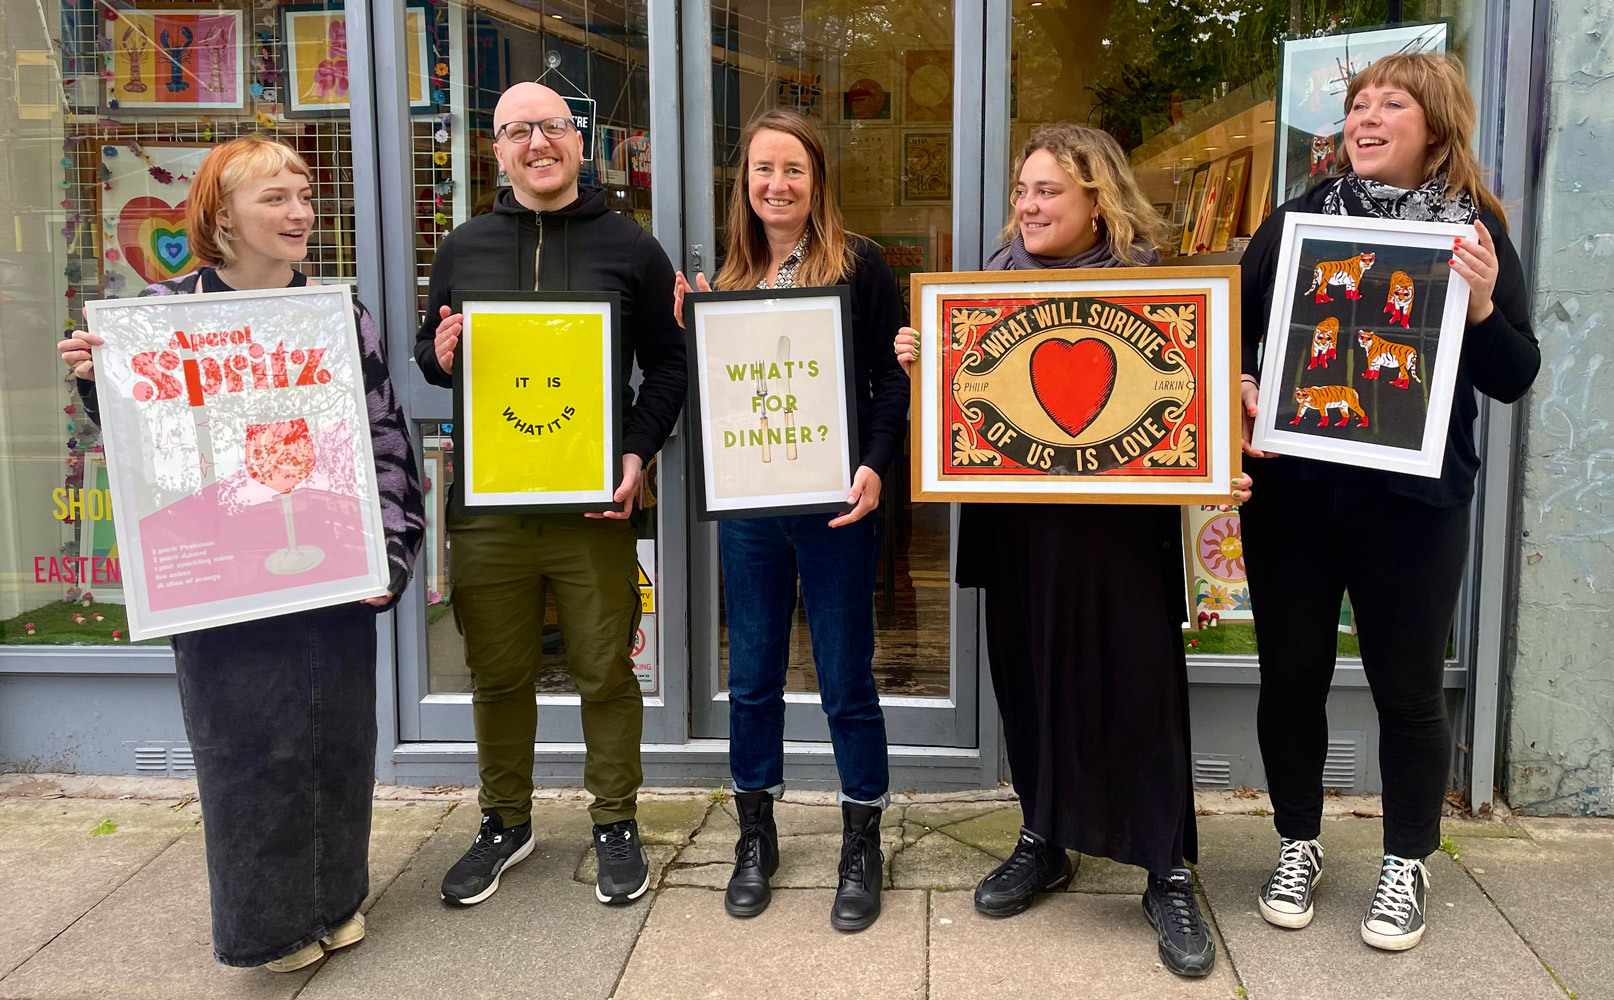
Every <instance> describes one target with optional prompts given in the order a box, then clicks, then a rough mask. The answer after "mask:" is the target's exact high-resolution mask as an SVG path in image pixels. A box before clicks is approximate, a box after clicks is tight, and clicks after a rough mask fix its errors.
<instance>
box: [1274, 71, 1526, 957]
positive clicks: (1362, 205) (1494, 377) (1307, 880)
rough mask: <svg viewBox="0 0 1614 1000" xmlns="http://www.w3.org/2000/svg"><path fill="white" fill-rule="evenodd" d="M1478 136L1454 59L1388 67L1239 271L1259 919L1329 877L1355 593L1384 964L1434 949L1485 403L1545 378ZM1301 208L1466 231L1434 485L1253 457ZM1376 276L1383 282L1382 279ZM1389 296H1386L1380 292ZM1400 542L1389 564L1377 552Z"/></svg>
mask: <svg viewBox="0 0 1614 1000" xmlns="http://www.w3.org/2000/svg"><path fill="white" fill-rule="evenodd" d="M1474 126H1475V113H1474V99H1473V97H1472V96H1471V95H1470V94H1469V91H1468V82H1467V78H1466V77H1465V76H1464V73H1463V66H1462V63H1461V62H1460V61H1458V59H1457V58H1456V57H1455V56H1446V55H1430V54H1407V55H1394V56H1386V57H1385V58H1382V59H1379V60H1378V61H1376V62H1374V63H1372V64H1370V65H1369V66H1368V67H1367V69H1365V70H1363V71H1362V72H1361V73H1359V74H1357V75H1356V76H1355V77H1354V78H1353V79H1352V80H1351V82H1350V85H1349V86H1348V87H1347V89H1346V91H1345V162H1346V168H1345V171H1344V173H1343V175H1342V176H1338V177H1333V178H1329V179H1328V180H1325V181H1324V182H1323V183H1321V184H1319V185H1317V186H1316V187H1314V188H1312V189H1311V190H1310V191H1307V192H1306V193H1305V194H1302V195H1301V196H1300V197H1298V198H1295V199H1293V200H1291V201H1289V202H1288V203H1286V204H1284V205H1281V206H1279V207H1278V208H1277V209H1275V210H1274V211H1273V213H1272V216H1271V218H1269V219H1268V220H1267V221H1266V222H1265V223H1264V224H1263V225H1262V226H1261V228H1260V229H1259V230H1258V231H1257V232H1256V234H1255V237H1254V238H1253V239H1252V240H1251V241H1250V246H1249V249H1248V250H1247V251H1245V254H1244V259H1243V261H1242V267H1243V270H1244V282H1243V283H1244V338H1243V343H1244V376H1243V388H1242V392H1243V402H1244V407H1245V413H1246V420H1245V435H1244V445H1245V452H1246V453H1247V454H1248V455H1250V456H1251V457H1250V460H1249V461H1248V462H1247V463H1246V465H1247V466H1248V467H1251V468H1253V469H1256V470H1258V475H1259V476H1260V478H1261V483H1262V495H1261V499H1260V500H1259V501H1257V502H1255V503H1252V504H1250V505H1248V506H1246V507H1245V508H1244V511H1243V527H1244V558H1245V565H1246V566H1247V567H1248V571H1249V581H1250V603H1251V606H1252V607H1253V608H1254V609H1255V612H1256V619H1255V620H1256V629H1257V631H1258V633H1259V636H1260V648H1259V654H1260V658H1261V704H1260V708H1259V710H1258V715H1257V730H1258V734H1259V737H1260V742H1261V758H1262V760H1263V761H1264V763H1265V765H1266V772H1267V786H1268V788H1269V789H1270V791H1271V793H1272V809H1273V821H1274V823H1275V824H1276V826H1277V828H1278V836H1279V837H1280V838H1281V842H1280V846H1279V850H1278V864H1277V867H1276V868H1275V869H1274V871H1273V873H1272V877H1271V878H1270V879H1268V880H1267V882H1266V884H1265V885H1264V886H1263V887H1262V888H1261V891H1260V896H1259V898H1258V904H1259V908H1260V912H1261V915H1262V916H1263V917H1265V918H1266V919H1267V921H1268V922H1270V923H1272V924H1275V925H1277V926H1280V927H1289V928H1299V927H1304V926H1306V925H1307V924H1309V923H1310V922H1311V918H1312V913H1313V907H1312V888H1313V887H1314V886H1315V885H1316V884H1317V881H1318V879H1320V878H1321V877H1322V864H1323V851H1322V845H1321V844H1319V843H1318V841H1317V838H1318V835H1319V834H1320V832H1321V827H1322V823H1321V820H1322V810H1323V763H1324V759H1325V757H1326V756H1327V752H1328V714H1327V709H1326V704H1327V701H1328V689H1329V685H1330V683H1331V681H1332V678H1333V674H1334V661H1335V655H1336V654H1335V642H1336V639H1335V636H1336V627H1337V623H1338V621H1339V617H1338V616H1339V607H1340V601H1341V598H1342V597H1343V595H1344V593H1345V591H1346V590H1347V589H1348V590H1349V591H1350V595H1351V609H1352V612H1353V613H1354V615H1355V621H1356V628H1357V633H1358V636H1359V637H1360V640H1361V646H1362V668H1363V670H1364V671H1365V672H1366V674H1367V680H1368V684H1369V686H1370V687H1371V689H1372V691H1373V701H1374V704H1375V705H1376V706H1377V708H1378V715H1379V770H1380V773H1381V774H1382V775H1383V779H1384V858H1383V861H1382V863H1381V865H1380V870H1379V881H1378V885H1377V888H1376V889H1375V891H1374V893H1373V898H1372V901H1371V902H1370V903H1369V905H1368V910H1367V914H1366V916H1365V917H1364V918H1363V920H1362V929H1361V932H1362V939H1363V940H1364V941H1366V942H1367V943H1368V944H1370V945H1372V946H1373V947H1375V948H1383V949H1385V950H1389V951H1402V950H1405V949H1407V948H1411V947H1413V946H1414V945H1416V944H1417V943H1418V941H1419V940H1420V939H1421V938H1422V937H1423V932H1424V912H1425V911H1424V904H1425V902H1426V900H1427V894H1428V887H1429V870H1428V869H1427V868H1426V867H1425V866H1424V861H1423V859H1424V858H1426V857H1428V856H1429V855H1430V854H1432V853H1434V851H1435V849H1436V848H1437V847H1438V846H1439V844H1440V810H1441V806H1442V803H1443V801H1444V799H1445V792H1446V776H1447V773H1448V769H1449V765H1450V760H1451V732H1450V728H1449V726H1448V724H1447V721H1446V706H1445V701H1444V691H1443V688H1444V684H1443V680H1444V676H1445V659H1446V641H1447V637H1448V636H1449V635H1450V634H1451V625H1452V619H1453V616H1454V615H1455V614H1456V609H1457V593H1458V590H1459V588H1460V587H1461V585H1462V576H1463V564H1464V562H1465V561H1466V559H1467V555H1468V518H1469V501H1470V500H1471V499H1472V498H1473V495H1474V476H1475V473H1476V472H1477V471H1478V469H1479V454H1478V452H1477V451H1476V450H1475V447H1474V418H1475V416H1476V415H1477V414H1478V402H1477V400H1476V398H1475V390H1478V391H1479V392H1483V393H1485V394H1486V395H1487V396H1490V397H1492V398H1493V399H1497V400H1500V401H1501V402H1504V403H1509V402H1512V401H1514V400H1516V399H1518V398H1519V397H1520V396H1522V395H1524V393H1525V390H1527V389H1528V388H1529V387H1530V383H1531V381H1533V380H1534V378H1535V375H1536V371H1537V370H1538V369H1539V368H1540V366H1541V351H1540V349H1539V348H1538V347H1537V346H1536V340H1535V335H1534V333H1532V332H1531V329H1530V307H1529V297H1528V295H1527V292H1526V289H1525V283H1524V272H1523V270H1522V269H1521V268H1520V266H1519V258H1518V255H1517V254H1516V253H1515V252H1514V250H1513V244H1512V243H1510V242H1509V241H1508V236H1507V224H1506V223H1505V222H1504V221H1503V209H1502V205H1501V203H1500V202H1499V201H1498V200H1497V198H1496V196H1495V195H1493V194H1492V193H1491V192H1490V190H1488V189H1487V188H1486V187H1485V183H1484V177H1483V174H1482V172H1481V170H1480V166H1479V163H1478V161H1477V160H1476V159H1475V158H1474V154H1473V152H1472V151H1471V150H1470V148H1469V142H1470V140H1471V139H1472V138H1473V135H1474ZM1289 212H1319V213H1323V214H1328V215H1350V216H1357V217H1368V218H1379V219H1387V220H1395V219H1401V220H1408V221H1438V222H1456V223H1462V224H1465V225H1468V226H1471V227H1472V232H1471V235H1469V236H1467V237H1464V238H1463V239H1461V240H1458V241H1457V242H1456V243H1455V244H1454V246H1453V248H1452V257H1451V263H1450V267H1451V269H1452V270H1453V271H1455V272H1456V273H1457V274H1458V275H1459V276H1461V277H1462V278H1463V280H1464V281H1466V282H1467V283H1468V286H1469V299H1468V323H1467V327H1466V330H1465V331H1464V334H1463V347H1462V354H1461V358H1460V360H1459V362H1458V369H1457V390H1456V394H1455V396H1454V397H1453V402H1452V409H1451V423H1450V425H1449V428H1448V430H1447V432H1446V454H1445V461H1444V466H1443V469H1442V471H1441V474H1440V476H1439V478H1424V477H1420V476H1411V475H1405V474H1401V473H1394V472H1378V471H1376V470H1370V469H1360V468H1355V467H1352V466H1345V465H1335V464H1331V463H1326V462H1316V461H1310V460H1307V459H1302V458H1292V457H1283V458H1279V457H1277V456H1269V455H1264V454H1262V453H1261V452H1259V451H1256V450H1254V449H1252V448H1251V447H1250V443H1249V429H1250V421H1251V419H1252V418H1253V417H1254V416H1255V412H1256V406H1257V403H1258V402H1259V400H1258V392H1257V386H1258V385H1259V384H1260V377H1261V367H1260V361H1259V357H1260V356H1259V354H1258V349H1259V347H1260V345H1261V340H1262V337H1263V336H1264V335H1265V334H1266V331H1267V321H1268V317H1269V316H1270V314H1271V311H1272V299H1273V288H1274V287H1275V285H1276V282H1277V281H1278V280H1279V276H1278V275H1277V273H1276V270H1277V258H1278V250H1279V243H1280V240H1281V237H1282V234H1283V217H1284V216H1285V215H1286V214H1287V213H1289ZM1391 225H1393V223H1391ZM1364 280H1366V281H1368V282H1373V281H1378V280H1381V279H1380V278H1379V277H1378V275H1377V274H1370V275H1369V276H1367V277H1366V278H1365V279H1364ZM1387 286H1388V282H1386V284H1381V285H1379V286H1378V288H1379V289H1380V290H1381V291H1380V294H1384V292H1383V291H1382V290H1383V289H1385V288H1386V287H1387ZM1368 297H1371V293H1369V295H1368ZM1347 524H1349V525H1354V526H1357V528H1358V529H1360V527H1361V526H1363V525H1371V527H1370V528H1368V529H1367V533H1366V537H1367V538H1368V539H1370V541H1367V542H1364V541H1363V534H1362V532H1361V531H1360V530H1355V531H1348V530H1334V531H1318V530H1317V529H1318V526H1319V525H1332V526H1343V525H1347ZM1392 539H1393V543H1391V544H1393V549H1394V552H1393V555H1391V554H1390V553H1389V551H1388V550H1387V549H1385V548H1383V547H1381V546H1379V545H1375V544H1373V541H1372V540H1379V541H1386V540H1392ZM1302 555H1303V558H1302Z"/></svg>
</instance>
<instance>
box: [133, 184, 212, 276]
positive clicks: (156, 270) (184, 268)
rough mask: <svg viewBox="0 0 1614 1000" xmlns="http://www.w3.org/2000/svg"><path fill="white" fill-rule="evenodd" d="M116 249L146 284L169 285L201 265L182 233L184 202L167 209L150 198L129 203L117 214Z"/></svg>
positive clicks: (166, 205)
mask: <svg viewBox="0 0 1614 1000" xmlns="http://www.w3.org/2000/svg"><path fill="white" fill-rule="evenodd" d="M118 248H119V249H120V250H122V251H123V259H124V261H126V262H127V263H128V265H129V267H131V268H133V269H134V272H135V273H136V274H138V275H140V277H142V278H144V279H145V280H146V281H147V282H157V281H170V280H172V279H174V278H177V277H179V276H181V275H184V274H189V273H190V272H191V271H193V270H195V269H196V267H197V265H199V264H200V263H201V261H199V260H198V259H197V258H196V255H195V254H194V253H192V252H191V241H190V235H189V234H188V233H187V232H186V230H185V202H183V201H182V202H180V203H179V204H178V205H170V204H168V203H167V202H166V201H163V200H162V199H161V198H155V197H152V196H151V195H141V196H140V197H138V198H131V199H129V202H128V204H126V205H124V206H123V209H122V211H120V212H119V213H118Z"/></svg>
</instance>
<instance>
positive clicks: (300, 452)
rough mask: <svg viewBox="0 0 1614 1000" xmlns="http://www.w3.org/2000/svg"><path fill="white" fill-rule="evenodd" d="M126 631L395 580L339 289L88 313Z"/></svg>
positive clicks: (240, 614)
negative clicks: (96, 339) (95, 339)
mask: <svg viewBox="0 0 1614 1000" xmlns="http://www.w3.org/2000/svg"><path fill="white" fill-rule="evenodd" d="M85 314H86V318H87V319H88V321H89V328H90V331H91V332H92V333H96V334H99V335H100V336H101V337H102V338H103V339H104V340H105V341H106V343H105V344H104V345H103V346H101V347H98V348H96V351H95V353H96V358H95V371H96V389H97V395H98V397H99V401H100V410H101V430H102V442H103V444H104V446H105V448H106V457H107V468H108V470H109V473H110V477H111V485H112V506H113V510H114V511H115V512H116V519H117V525H118V535H119V554H120V561H121V563H122V571H123V583H124V591H125V604H126V605H127V607H128V611H129V632H130V636H131V637H132V638H134V639H147V638H151V637H153V636H160V635H171V634H173V633H176V632H187V631H191V630H194V629H200V628H208V627H211V626H215V625H225V624H230V623H233V622H242V621H250V620H253V619H257V618H268V617H271V616H273V615H282V614H288V613H290V612H293V611H306V610H308V609H311V608H319V607H325V606H327V605H332V604H343V603H346V602H349V601H359V600H362V599H364V598H367V597H378V596H380V595H382V594H384V593H386V591H387V586H388V579H389V574H390V570H389V567H388V565H387V553H386V539H385V535H384V533H383V530H382V523H381V500H380V493H379V491H378V488H377V484H376V477H375V460H374V456H373V452H372V450H371V445H370V420H369V408H368V406H367V405H366V403H365V395H364V378H363V373H362V369H361V367H360V358H359V347H358V335H357V333H356V325H355V319H354V311H353V297H352V292H351V290H350V289H349V288H348V287H347V286H346V285H336V286H307V287H303V288H283V289H272V290H264V291H241V292H218V293H213V294H208V295H169V296H148V297H144V298H128V299H114V300H107V301H100V302H90V303H87V304H86V305H85Z"/></svg>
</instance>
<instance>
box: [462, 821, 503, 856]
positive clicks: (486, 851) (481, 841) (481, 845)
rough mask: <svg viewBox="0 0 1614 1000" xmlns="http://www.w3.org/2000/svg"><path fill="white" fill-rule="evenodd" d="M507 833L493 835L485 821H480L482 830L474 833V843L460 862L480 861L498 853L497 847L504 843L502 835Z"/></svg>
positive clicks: (501, 832)
mask: <svg viewBox="0 0 1614 1000" xmlns="http://www.w3.org/2000/svg"><path fill="white" fill-rule="evenodd" d="M508 832H509V831H500V832H499V833H494V832H492V831H491V829H490V828H489V826H488V822H487V820H483V821H482V829H480V830H478V831H476V841H475V843H473V844H471V849H470V850H468V851H466V852H465V856H464V857H463V858H462V859H461V860H462V861H482V860H484V859H486V858H487V857H489V856H490V855H493V854H496V853H498V848H499V845H500V844H502V843H504V835H505V833H508Z"/></svg>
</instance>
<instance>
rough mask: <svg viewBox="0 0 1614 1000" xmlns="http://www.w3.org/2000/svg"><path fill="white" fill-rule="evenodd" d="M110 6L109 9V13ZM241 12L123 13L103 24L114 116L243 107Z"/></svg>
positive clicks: (159, 9)
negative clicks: (144, 112)
mask: <svg viewBox="0 0 1614 1000" xmlns="http://www.w3.org/2000/svg"><path fill="white" fill-rule="evenodd" d="M110 14H111V8H108V15H109V16H110ZM241 19H242V13H241V11H240V10H197V9H196V8H195V7H185V6H177V5H161V6H155V7H141V8H138V9H130V8H120V9H119V10H118V11H117V18H116V20H106V21H104V22H103V24H104V27H103V29H102V30H103V31H105V32H106V35H105V37H104V38H103V39H102V42H103V43H104V44H105V45H106V46H107V48H106V50H105V51H106V52H108V53H109V54H110V55H111V66H110V67H109V69H110V71H111V75H110V76H109V77H108V78H107V84H106V93H107V106H108V107H109V108H111V109H113V110H116V111H145V110H160V111H200V110H230V109H240V108H245V107H246V103H247V90H246V66H245V63H244V62H243V52H244V51H245V49H246V45H247V40H246V39H244V38H243V37H242V33H241V31H242V28H241V25H242V20H241Z"/></svg>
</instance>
